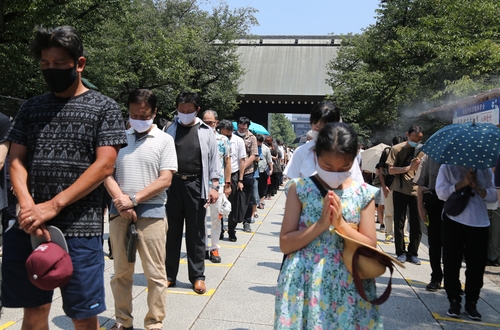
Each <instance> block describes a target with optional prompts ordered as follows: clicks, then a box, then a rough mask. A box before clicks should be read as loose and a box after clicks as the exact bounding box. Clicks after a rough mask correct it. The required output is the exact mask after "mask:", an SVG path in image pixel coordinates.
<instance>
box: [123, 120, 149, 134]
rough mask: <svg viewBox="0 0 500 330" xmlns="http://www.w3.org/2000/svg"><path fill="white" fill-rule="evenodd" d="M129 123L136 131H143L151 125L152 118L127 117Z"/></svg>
mask: <svg viewBox="0 0 500 330" xmlns="http://www.w3.org/2000/svg"><path fill="white" fill-rule="evenodd" d="M129 123H130V127H132V128H133V129H134V131H136V132H137V133H144V132H146V131H147V130H148V129H149V128H150V127H151V125H153V118H151V119H149V120H139V119H132V118H129Z"/></svg>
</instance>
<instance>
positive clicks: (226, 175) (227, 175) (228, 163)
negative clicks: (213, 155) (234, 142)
mask: <svg viewBox="0 0 500 330" xmlns="http://www.w3.org/2000/svg"><path fill="white" fill-rule="evenodd" d="M225 164H226V166H225V168H224V181H225V182H231V155H229V157H227V158H226V159H225Z"/></svg>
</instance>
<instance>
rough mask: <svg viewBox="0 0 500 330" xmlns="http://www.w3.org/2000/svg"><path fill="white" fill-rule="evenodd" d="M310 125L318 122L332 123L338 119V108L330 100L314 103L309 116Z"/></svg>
mask: <svg viewBox="0 0 500 330" xmlns="http://www.w3.org/2000/svg"><path fill="white" fill-rule="evenodd" d="M309 121H310V123H311V125H313V124H316V123H318V122H322V123H325V124H326V123H333V122H338V121H340V109H339V108H337V107H336V106H335V104H333V103H332V102H330V101H323V102H320V103H317V104H315V105H314V107H313V108H312V110H311V116H310V117H309Z"/></svg>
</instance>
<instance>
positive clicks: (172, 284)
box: [167, 280, 177, 288]
mask: <svg viewBox="0 0 500 330" xmlns="http://www.w3.org/2000/svg"><path fill="white" fill-rule="evenodd" d="M176 284H177V282H176V281H169V280H167V288H174V287H175V286H176Z"/></svg>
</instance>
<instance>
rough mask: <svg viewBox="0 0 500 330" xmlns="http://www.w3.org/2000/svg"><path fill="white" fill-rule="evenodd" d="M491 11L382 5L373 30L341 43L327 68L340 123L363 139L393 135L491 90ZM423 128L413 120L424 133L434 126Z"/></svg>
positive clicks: (429, 0)
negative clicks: (433, 111) (438, 109)
mask: <svg viewBox="0 0 500 330" xmlns="http://www.w3.org/2000/svg"><path fill="white" fill-rule="evenodd" d="M497 6H498V2H497V1H494V0H477V1H472V0H386V1H383V2H382V3H381V5H380V9H379V10H378V11H377V12H378V16H377V22H376V24H374V25H372V26H369V27H368V28H367V29H366V30H365V31H364V32H363V33H362V34H361V35H356V36H347V37H346V38H344V40H343V44H342V46H341V49H340V51H339V54H338V57H337V58H336V59H334V60H333V61H332V62H331V63H330V65H329V68H328V70H329V75H330V78H331V79H330V81H329V82H330V84H331V86H332V88H333V90H334V94H333V96H332V98H333V99H335V101H336V102H337V104H338V105H339V106H340V108H342V109H343V112H342V113H343V117H344V116H345V118H346V119H347V120H346V121H348V122H352V123H356V124H357V125H358V126H359V127H362V128H363V127H364V130H365V131H368V132H370V131H375V130H378V129H380V130H386V131H387V130H388V129H389V130H390V131H392V132H394V133H401V132H402V131H403V130H405V129H407V126H408V125H409V124H411V123H413V121H415V120H416V119H415V118H414V116H415V115H416V114H418V113H420V112H422V111H424V110H428V109H430V108H432V107H435V106H438V105H440V104H442V103H443V102H447V101H450V100H453V99H457V98H462V97H465V96H468V95H471V94H475V93H477V92H479V91H483V90H487V89H491V88H493V87H497V86H498V82H497V79H495V77H497V76H498V73H499V64H500V21H499V20H498V9H497ZM425 120H426V119H423V118H418V121H419V123H422V122H423V126H424V127H426V128H431V129H430V130H431V131H432V127H434V126H437V125H441V123H439V122H438V121H436V120H433V118H430V120H429V119H427V121H425ZM426 130H427V131H429V129H426ZM389 135H392V134H389Z"/></svg>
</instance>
